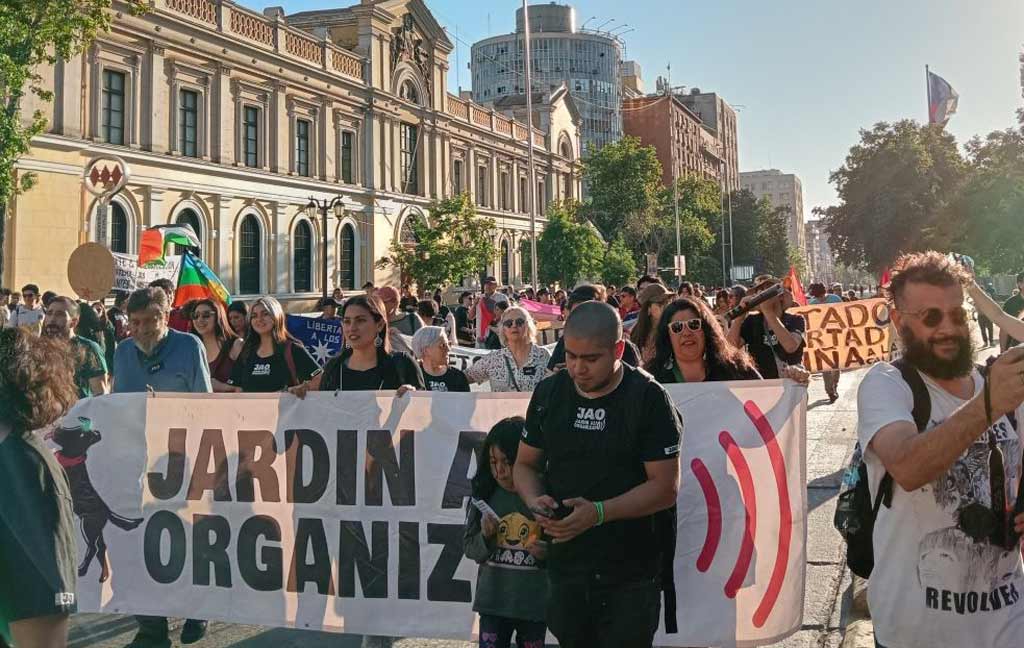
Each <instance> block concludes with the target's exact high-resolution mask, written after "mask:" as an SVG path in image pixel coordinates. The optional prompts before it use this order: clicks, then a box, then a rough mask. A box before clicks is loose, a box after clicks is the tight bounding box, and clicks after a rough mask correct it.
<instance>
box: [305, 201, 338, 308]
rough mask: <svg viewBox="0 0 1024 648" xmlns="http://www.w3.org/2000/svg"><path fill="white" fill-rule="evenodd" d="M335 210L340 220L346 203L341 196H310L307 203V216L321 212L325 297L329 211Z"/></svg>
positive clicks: (324, 289)
mask: <svg viewBox="0 0 1024 648" xmlns="http://www.w3.org/2000/svg"><path fill="white" fill-rule="evenodd" d="M332 210H333V211H334V217H335V218H336V219H338V221H339V222H340V221H341V219H342V218H344V217H345V203H344V199H343V198H342V197H341V196H335V197H334V198H332V199H331V200H327V199H324V200H322V201H318V200H317V199H316V198H314V197H312V196H310V197H309V204H307V205H306V216H308V217H309V218H310V219H314V218H316V216H317V213H318V212H319V214H320V217H321V221H320V222H321V228H320V229H321V233H322V234H323V237H322V239H321V242H320V261H321V275H320V280H321V283H322V284H323V286H322V287H323V291H324V297H325V298H326V297H327V295H328V294H330V293H328V291H327V290H328V286H327V212H329V211H332Z"/></svg>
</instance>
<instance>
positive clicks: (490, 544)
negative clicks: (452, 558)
mask: <svg viewBox="0 0 1024 648" xmlns="http://www.w3.org/2000/svg"><path fill="white" fill-rule="evenodd" d="M525 424H526V420H525V419H523V417H521V416H513V417H510V418H506V419H503V420H501V421H498V423H496V424H495V425H494V427H493V428H491V431H490V432H488V434H487V438H486V439H484V444H483V446H482V447H481V448H480V454H479V455H478V456H477V471H476V475H475V476H474V477H473V497H472V500H471V501H470V503H469V507H468V514H467V518H466V529H465V533H464V536H463V545H464V550H465V553H466V557H467V558H470V559H472V560H475V561H476V562H477V563H479V564H480V570H479V572H478V573H477V580H476V600H474V601H473V610H475V611H476V612H478V613H479V614H480V648H509V646H510V645H511V642H512V635H513V634H515V636H516V646H518V648H543V647H544V637H545V635H546V633H547V628H546V626H545V624H544V616H545V610H546V608H547V599H548V585H547V575H546V574H545V573H544V570H543V562H542V561H543V558H544V554H545V552H546V549H547V545H546V543H545V542H543V541H541V540H540V526H539V525H538V524H537V523H536V522H535V521H534V520H533V516H532V514H531V513H530V510H529V509H528V508H527V507H526V504H524V503H523V501H522V500H521V499H519V495H517V494H516V489H515V484H514V483H513V481H512V466H513V465H514V464H515V462H516V451H517V450H518V448H519V440H520V439H521V438H522V436H523V429H524V426H525Z"/></svg>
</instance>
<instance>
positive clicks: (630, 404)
mask: <svg viewBox="0 0 1024 648" xmlns="http://www.w3.org/2000/svg"><path fill="white" fill-rule="evenodd" d="M627 371H628V369H627ZM635 371H639V372H640V373H642V374H644V376H647V377H649V374H647V373H646V372H644V371H643V370H642V369H636V370H635ZM651 380H652V382H653V379H651ZM571 382H572V380H571V379H570V378H569V372H568V371H566V370H561V371H557V372H555V373H554V374H553V375H552V376H550V377H549V378H547V379H546V380H544V381H543V382H541V384H540V385H538V387H537V389H536V390H535V393H536V392H540V391H543V392H545V393H543V394H542V396H546V397H547V398H548V400H549V401H550V399H551V398H560V397H561V394H562V393H563V391H564V390H566V389H572V388H573V387H572V384H571ZM634 384H635V385H638V386H639V385H643V384H644V383H642V382H635V383H634ZM636 391H637V393H636V394H635V395H632V394H631V395H630V397H629V398H627V399H626V404H627V405H626V425H627V426H631V425H634V424H635V422H636V421H639V420H640V418H641V415H642V414H643V412H642V411H641V409H640V408H641V407H643V394H642V393H640V390H639V389H637V390H636ZM549 411H550V410H549V408H548V407H547V405H546V404H543V405H540V406H538V407H537V413H538V414H540V415H541V416H542V417H544V418H543V419H542V420H543V421H544V423H545V424H546V423H547V415H548V412H549ZM673 411H674V412H675V415H676V418H678V419H680V422H681V421H682V416H681V415H680V414H679V410H678V409H676V408H675V407H674V406H673ZM628 432H629V433H630V434H634V433H635V432H636V430H635V429H630V430H628ZM676 508H677V507H676V505H672V507H671V508H667V509H665V510H663V511H659V512H657V513H655V514H654V516H653V517H654V533H655V536H656V537H657V538H658V544H659V545H660V549H661V570H660V571H661V574H660V575H661V592H662V594H663V596H664V605H665V610H664V615H665V632H666V633H667V634H676V633H678V632H679V625H678V623H677V621H676V583H675V573H674V572H673V567H674V563H675V556H676V534H677V530H678V529H677V526H676V525H677V523H678V513H677V510H676Z"/></svg>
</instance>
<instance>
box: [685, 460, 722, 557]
mask: <svg viewBox="0 0 1024 648" xmlns="http://www.w3.org/2000/svg"><path fill="white" fill-rule="evenodd" d="M690 469H691V470H693V474H694V476H695V477H696V478H697V483H698V484H700V489H701V491H702V492H703V493H704V503H705V504H706V505H707V507H708V532H707V535H706V536H704V546H703V547H702V548H701V550H700V555H699V556H697V571H699V572H701V573H703V572H706V571H707V570H709V569H711V561H713V560H714V559H715V552H717V551H718V543H719V541H720V540H721V539H722V503H721V500H720V499H719V498H718V489H717V488H716V487H715V482H714V480H712V479H711V473H710V472H708V468H707V466H705V465H704V462H703V461H701V460H700V459H694V460H693V461H691V462H690Z"/></svg>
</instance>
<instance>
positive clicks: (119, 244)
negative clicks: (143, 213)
mask: <svg viewBox="0 0 1024 648" xmlns="http://www.w3.org/2000/svg"><path fill="white" fill-rule="evenodd" d="M109 209H110V211H109V216H110V251H111V252H121V253H122V254H127V253H128V215H127V214H125V213H124V207H122V206H121V205H119V204H118V203H116V202H112V203H110V208H109Z"/></svg>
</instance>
